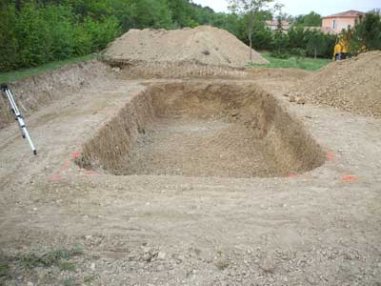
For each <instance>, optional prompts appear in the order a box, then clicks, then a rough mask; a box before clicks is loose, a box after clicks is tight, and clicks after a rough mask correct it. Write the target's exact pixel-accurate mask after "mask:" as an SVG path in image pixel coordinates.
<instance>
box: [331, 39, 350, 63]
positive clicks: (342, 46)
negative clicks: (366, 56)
mask: <svg viewBox="0 0 381 286" xmlns="http://www.w3.org/2000/svg"><path fill="white" fill-rule="evenodd" d="M348 51H349V41H348V39H347V38H346V37H345V36H344V35H343V34H341V35H339V36H338V38H337V40H336V44H335V47H334V49H333V59H334V60H335V61H341V60H345V59H346V58H347V56H348Z"/></svg>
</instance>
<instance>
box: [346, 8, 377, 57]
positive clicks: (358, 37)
mask: <svg viewBox="0 0 381 286" xmlns="http://www.w3.org/2000/svg"><path fill="white" fill-rule="evenodd" d="M344 36H345V37H346V38H347V39H349V40H350V47H351V50H352V52H355V53H356V52H359V51H362V50H364V49H366V50H380V49H381V15H380V11H372V12H370V13H367V14H366V15H365V17H364V18H363V19H362V20H361V21H360V22H359V23H358V24H357V25H356V26H355V28H354V29H351V30H349V31H347V32H346V33H345V34H344Z"/></svg>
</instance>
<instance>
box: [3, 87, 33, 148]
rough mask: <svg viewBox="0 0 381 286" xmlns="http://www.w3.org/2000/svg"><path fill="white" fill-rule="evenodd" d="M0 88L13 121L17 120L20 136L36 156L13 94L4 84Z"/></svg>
mask: <svg viewBox="0 0 381 286" xmlns="http://www.w3.org/2000/svg"><path fill="white" fill-rule="evenodd" d="M0 88H1V91H2V93H3V94H4V96H5V97H6V98H7V99H8V102H9V107H10V109H11V111H12V113H13V115H14V116H15V119H16V120H17V122H18V124H19V128H20V131H21V136H22V137H23V138H24V139H26V140H27V141H28V143H29V146H30V148H31V149H32V151H33V154H34V155H37V150H36V148H35V147H34V144H33V141H32V138H30V135H29V132H28V130H27V129H26V125H25V121H24V116H23V115H22V113H21V112H20V110H19V109H18V107H17V104H16V101H15V99H14V97H13V94H12V92H11V90H10V89H9V87H8V85H6V84H1V87H0Z"/></svg>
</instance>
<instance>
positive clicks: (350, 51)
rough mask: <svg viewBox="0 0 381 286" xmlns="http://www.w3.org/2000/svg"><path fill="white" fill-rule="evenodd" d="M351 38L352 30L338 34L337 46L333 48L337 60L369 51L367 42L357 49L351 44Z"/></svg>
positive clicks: (334, 57)
mask: <svg viewBox="0 0 381 286" xmlns="http://www.w3.org/2000/svg"><path fill="white" fill-rule="evenodd" d="M351 38H352V33H351V31H350V30H349V31H343V32H342V33H341V34H340V35H338V37H337V39H336V44H335V47H334V48H333V59H334V60H335V61H340V60H345V59H346V58H348V56H350V55H352V56H353V55H358V54H360V53H363V52H366V51H367V48H366V45H365V44H362V45H361V46H359V47H358V48H357V49H356V48H354V47H353V46H350V45H349V43H350V41H351Z"/></svg>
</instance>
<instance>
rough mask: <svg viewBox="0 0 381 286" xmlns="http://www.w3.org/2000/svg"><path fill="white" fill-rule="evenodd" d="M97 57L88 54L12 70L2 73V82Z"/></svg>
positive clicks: (0, 80) (0, 81) (0, 75)
mask: <svg viewBox="0 0 381 286" xmlns="http://www.w3.org/2000/svg"><path fill="white" fill-rule="evenodd" d="M94 58H95V54H91V55H87V56H84V57H79V58H73V59H68V60H63V61H57V62H51V63H48V64H45V65H42V66H38V67H35V68H28V69H22V70H17V71H12V72H5V73H0V83H7V82H12V81H16V80H21V79H24V78H27V77H31V76H35V75H38V74H41V73H45V72H48V71H52V70H55V69H58V68H60V67H62V66H64V65H67V64H74V63H79V62H85V61H88V60H91V59H94Z"/></svg>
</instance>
